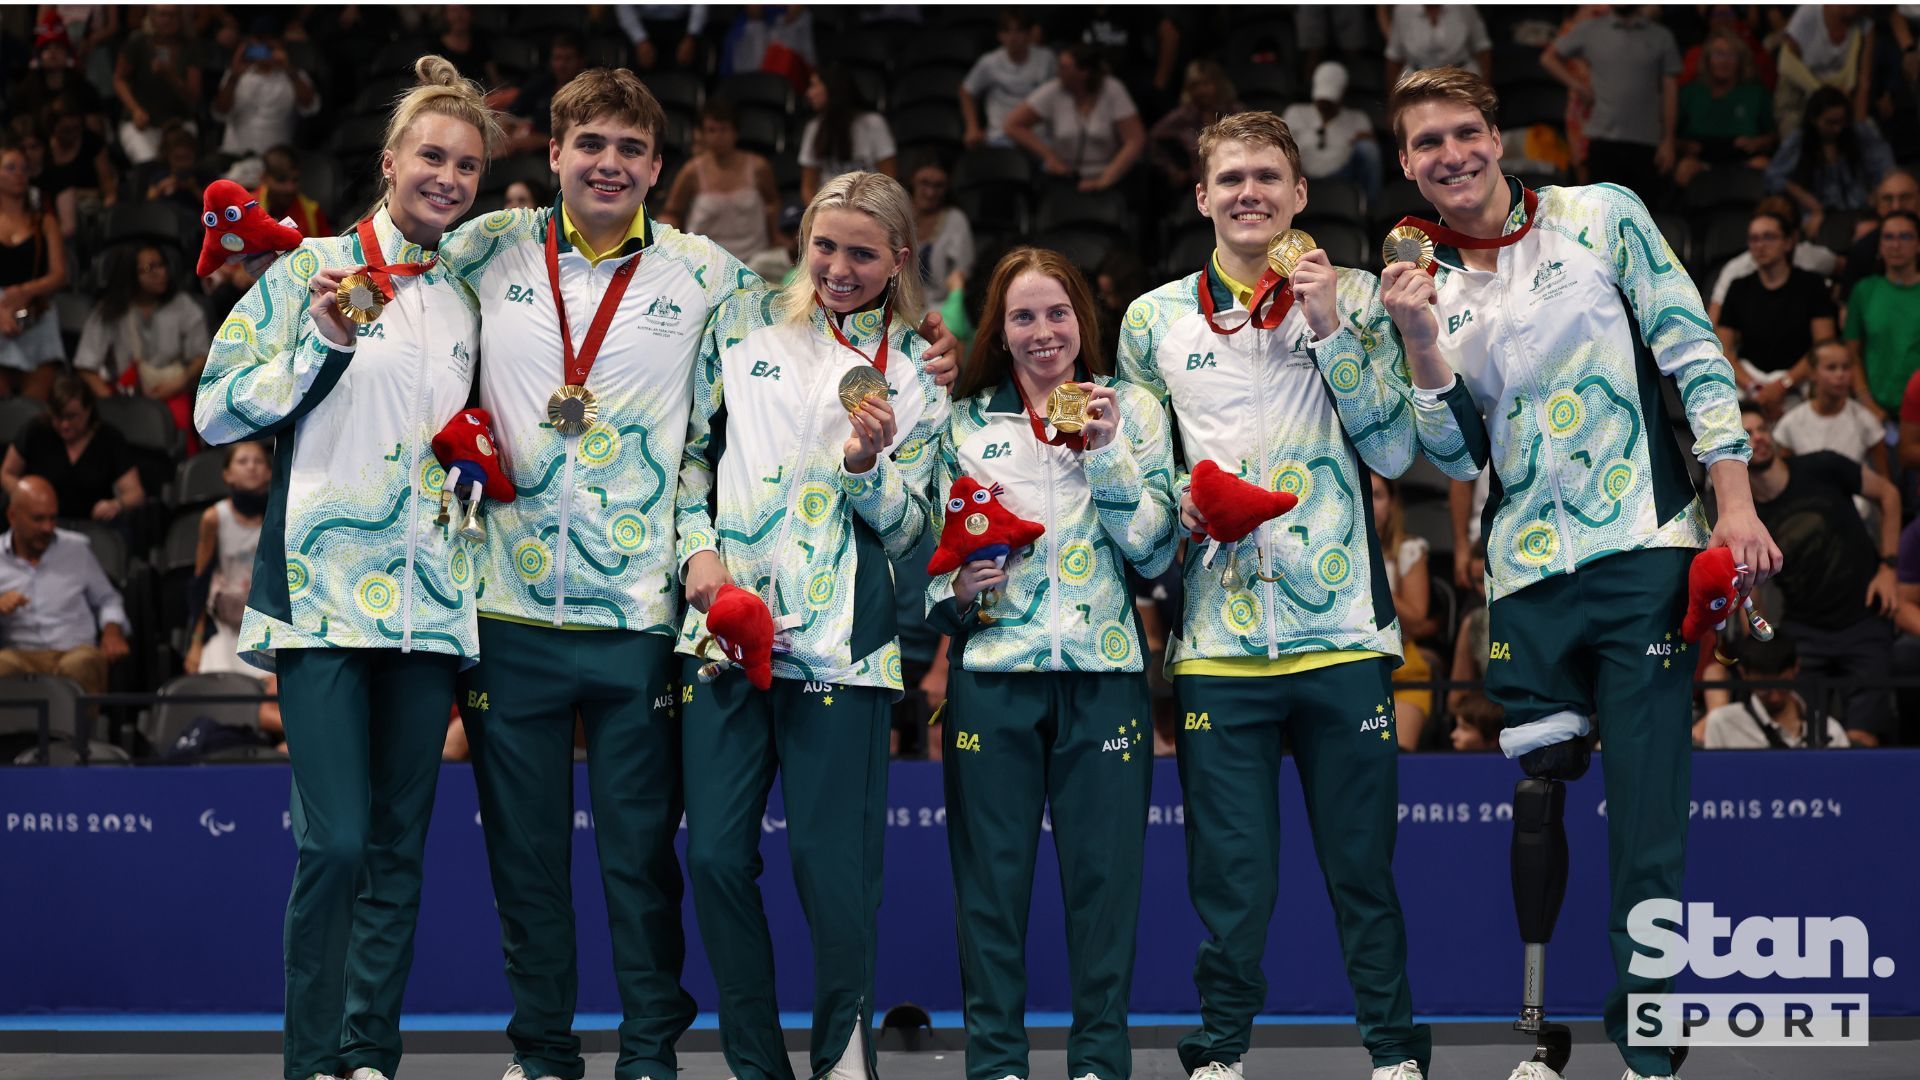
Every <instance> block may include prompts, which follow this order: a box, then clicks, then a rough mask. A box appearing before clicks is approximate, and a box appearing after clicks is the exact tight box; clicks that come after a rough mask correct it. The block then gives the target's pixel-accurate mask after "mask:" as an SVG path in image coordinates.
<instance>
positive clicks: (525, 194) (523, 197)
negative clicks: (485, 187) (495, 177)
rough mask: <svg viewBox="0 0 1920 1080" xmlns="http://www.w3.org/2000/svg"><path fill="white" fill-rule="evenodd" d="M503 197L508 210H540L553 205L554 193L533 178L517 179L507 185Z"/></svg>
mask: <svg viewBox="0 0 1920 1080" xmlns="http://www.w3.org/2000/svg"><path fill="white" fill-rule="evenodd" d="M501 197H502V199H503V200H504V202H503V203H502V205H503V206H505V207H506V208H507V209H508V210H538V209H540V208H541V207H543V206H552V205H553V193H552V192H550V191H548V190H547V189H546V187H545V186H544V185H541V184H536V183H534V182H533V181H532V180H515V181H514V182H513V183H511V184H508V185H507V190H506V191H504V192H502V193H501Z"/></svg>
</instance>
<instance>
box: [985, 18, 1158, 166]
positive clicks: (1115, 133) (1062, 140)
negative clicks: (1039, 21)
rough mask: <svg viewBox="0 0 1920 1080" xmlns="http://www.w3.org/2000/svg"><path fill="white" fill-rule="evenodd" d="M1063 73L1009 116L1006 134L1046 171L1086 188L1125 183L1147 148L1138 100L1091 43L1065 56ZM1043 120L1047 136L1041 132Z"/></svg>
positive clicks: (1076, 46)
mask: <svg viewBox="0 0 1920 1080" xmlns="http://www.w3.org/2000/svg"><path fill="white" fill-rule="evenodd" d="M1058 69H1059V74H1057V75H1055V76H1054V77H1053V78H1052V79H1049V80H1047V81H1046V82H1045V83H1043V84H1041V86H1040V89H1038V90H1035V91H1034V92H1033V93H1032V94H1030V95H1028V96H1027V100H1025V101H1023V102H1021V103H1020V104H1019V105H1018V106H1015V108H1014V110H1013V112H1011V113H1009V114H1008V115H1007V121H1006V130H1007V135H1008V137H1009V138H1011V139H1012V140H1013V141H1014V142H1015V143H1016V144H1017V145H1019V146H1020V147H1021V148H1022V149H1024V150H1026V151H1027V152H1028V153H1030V154H1033V155H1034V156H1036V157H1038V158H1039V159H1040V162H1041V167H1042V168H1043V169H1044V170H1045V171H1046V173H1047V175H1049V176H1055V177H1061V178H1067V179H1073V178H1077V179H1078V181H1079V183H1078V187H1079V190H1081V191H1105V190H1107V189H1108V188H1111V187H1113V186H1114V185H1116V184H1118V183H1120V181H1121V180H1122V179H1123V178H1125V177H1126V175H1127V174H1128V173H1129V172H1131V171H1132V169H1133V167H1134V165H1135V164H1136V163H1138V162H1139V160H1140V155H1141V154H1142V153H1144V152H1145V151H1146V147H1147V129H1146V125H1144V124H1142V123H1141V122H1140V113H1139V111H1138V110H1136V109H1135V108H1134V107H1133V98H1132V97H1131V96H1130V95H1129V94H1128V93H1127V88H1126V87H1125V86H1123V85H1121V82H1120V80H1119V79H1116V78H1113V77H1112V76H1111V75H1109V74H1107V68H1106V61H1105V60H1104V59H1103V58H1102V57H1101V56H1100V53H1099V51H1098V50H1097V49H1095V48H1094V47H1093V46H1091V45H1084V44H1082V45H1074V46H1072V47H1071V48H1068V49H1067V50H1066V51H1065V52H1062V53H1061V54H1060V59H1059V63H1058ZM1042 124H1044V125H1045V126H1046V129H1047V133H1046V136H1045V137H1044V138H1043V137H1042V136H1041V135H1040V133H1039V132H1038V131H1037V130H1036V129H1037V128H1038V127H1040V126H1041V125H1042Z"/></svg>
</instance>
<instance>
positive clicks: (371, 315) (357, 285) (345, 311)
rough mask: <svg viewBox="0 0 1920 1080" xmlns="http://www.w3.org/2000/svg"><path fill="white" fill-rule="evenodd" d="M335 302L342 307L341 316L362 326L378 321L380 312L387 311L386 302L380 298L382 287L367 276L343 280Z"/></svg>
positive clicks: (355, 276)
mask: <svg viewBox="0 0 1920 1080" xmlns="http://www.w3.org/2000/svg"><path fill="white" fill-rule="evenodd" d="M334 301H335V302H336V303H338V304H339V305H340V314H342V315H345V316H346V317H347V318H349V319H352V320H353V321H354V322H357V323H359V324H360V325H362V326H365V325H366V324H368V323H370V322H373V321H374V320H375V319H378V318H379V317H380V312H382V311H384V310H385V309H386V302H385V301H384V300H383V299H381V296H380V287H379V286H378V285H375V284H374V283H373V279H372V278H370V277H368V276H367V275H365V274H350V275H348V276H346V277H344V278H341V279H340V289H339V291H338V292H336V293H334Z"/></svg>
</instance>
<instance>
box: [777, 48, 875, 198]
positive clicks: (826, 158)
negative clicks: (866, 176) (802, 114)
mask: <svg viewBox="0 0 1920 1080" xmlns="http://www.w3.org/2000/svg"><path fill="white" fill-rule="evenodd" d="M807 105H808V106H809V107H811V108H812V109H813V112H814V117H813V119H811V120H809V121H807V126H806V130H805V131H803V132H801V134H800V201H801V202H812V201H813V197H814V195H815V194H817V193H818V192H819V190H820V185H822V184H824V183H826V182H827V181H829V180H831V179H833V178H834V177H836V176H839V175H840V174H841V173H850V172H880V173H886V174H887V175H888V176H896V175H898V170H899V163H898V162H897V161H895V159H894V155H895V153H896V151H895V149H894V145H893V129H891V128H889V127H887V121H886V118H885V117H883V116H881V115H880V114H879V113H877V112H874V111H873V110H872V109H870V108H868V107H867V103H866V101H865V100H864V99H863V98H861V96H860V88H859V87H858V86H857V85H855V84H854V81H853V77H852V76H850V75H848V74H847V71H846V69H845V68H841V67H832V68H828V69H827V71H826V73H825V74H821V73H819V72H815V73H814V75H813V78H812V80H811V81H809V82H808V83H807Z"/></svg>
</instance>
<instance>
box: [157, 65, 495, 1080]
mask: <svg viewBox="0 0 1920 1080" xmlns="http://www.w3.org/2000/svg"><path fill="white" fill-rule="evenodd" d="M414 71H415V74H416V75H417V77H418V80H419V84H418V85H417V86H415V87H414V88H413V89H411V90H409V91H407V92H406V93H405V94H403V95H402V96H401V97H400V98H399V99H398V100H397V101H396V102H395V103H394V108H393V113H392V117H391V119H390V120H389V122H388V124H387V135H386V140H385V144H384V147H383V148H382V150H381V152H380V175H381V193H380V199H379V201H378V202H377V203H376V204H375V206H374V208H373V209H372V210H371V211H369V212H368V213H367V214H365V215H363V216H362V217H361V219H360V220H359V221H358V222H357V223H356V224H355V227H354V228H353V229H351V230H349V231H348V232H347V233H346V235H343V236H337V237H311V238H308V239H307V240H306V241H305V242H304V243H302V244H301V245H300V246H299V247H298V248H296V249H295V250H293V251H291V252H288V253H287V254H286V255H284V256H282V257H281V258H280V259H279V261H278V262H276V263H275V264H274V265H273V266H272V267H271V268H270V269H269V270H268V271H267V273H266V274H265V276H263V277H262V278H261V279H260V280H259V282H257V283H256V284H255V285H254V287H253V288H252V290H250V291H249V292H248V293H247V295H246V297H245V298H244V299H243V300H242V301H241V302H240V304H239V305H238V306H236V307H235V308H234V310H233V313H232V314H231V315H229V316H228V317H227V320H226V322H225V323H224V324H222V325H221V327H220V330H219V332H218V333H217V334H216V335H215V338H214V342H213V346H212V348H211V350H210V351H209V353H208V358H207V368H206V374H205V375H204V376H203V377H202V379H201V381H200V390H199V396H198V400H197V401H196V403H195V409H194V423H195V426H197V427H198V428H199V430H200V433H201V435H202V437H204V438H205V439H206V440H207V441H208V442H209V443H214V444H223V443H232V442H237V441H240V440H245V439H261V438H266V437H272V438H273V440H274V443H273V446H274V468H273V486H272V488H271V491H270V493H269V497H268V506H267V513H266V518H265V526H264V527H263V529H262V531H261V536H260V547H259V551H258V554H257V556H256V562H255V574H254V584H253V589H252V592H251V594H250V595H249V597H248V600H247V608H246V613H245V615H244V616H243V618H242V620H241V624H240V652H241V656H242V659H244V660H246V661H247V662H248V663H251V664H253V665H254V666H256V667H261V668H265V669H267V670H269V671H275V672H276V673H277V674H278V676H279V680H280V702H281V705H280V711H281V715H282V718H283V721H284V723H285V725H286V737H287V748H288V754H289V756H290V757H291V758H292V761H293V812H292V828H293V835H294V841H295V843H296V844H297V845H298V847H299V861H298V864H297V866H296V868H295V870H294V878H293V888H292V893H291V895H290V896H289V897H288V900H287V919H286V946H285V947H286V1030H285V1043H284V1051H283V1054H284V1064H285V1073H286V1076H287V1077H288V1078H289V1080H327V1078H330V1077H348V1078H351V1080H383V1078H385V1077H387V1076H390V1075H392V1073H393V1072H394V1071H395V1070H396V1069H397V1068H398V1066H399V1061H400V1032H399V1023H400V1002H401V999H402V997H403V995H404V994H405V991H406V984H407V972H408V968H409V966H410V965H411V963H412V957H413V933H414V924H415V919H416V917H417V915H418V912H419V906H420V882H421V852H422V848H423V847H424V845H425V842H426V836H427V821H428V817H429V815H430V814H431V812H432V809H433V794H434V785H435V782H436V781H437V780H438V778H439V772H440V750H441V746H442V744H443V741H444V739H445V736H446V730H447V718H448V716H449V714H450V712H451V710H452V707H453V696H454V676H455V674H456V672H457V671H458V670H459V669H460V668H461V667H463V666H466V665H468V664H471V663H472V662H473V661H474V659H475V657H476V655H477V653H478V646H477V631H476V627H475V617H474V606H473V601H474V589H475V585H476V583H477V578H478V575H477V573H476V568H475V563H474V556H475V553H474V552H473V551H472V550H471V549H470V545H469V544H468V543H467V541H465V540H462V539H461V538H460V537H459V535H458V533H457V531H456V530H457V528H458V524H459V523H458V521H457V520H453V521H445V522H443V521H439V520H436V519H437V517H438V514H439V509H440V493H441V485H442V484H443V483H444V481H445V474H444V471H443V470H442V469H441V468H440V466H439V464H438V463H437V462H436V461H435V459H434V455H433V451H432V447H431V440H432V438H433V435H434V433H435V432H437V431H438V430H439V429H440V427H441V426H442V425H443V424H444V423H445V422H446V421H447V420H448V419H449V418H450V417H452V416H453V415H454V414H455V413H457V412H459V411H460V409H461V408H462V407H463V406H465V404H466V402H467V396H468V391H469V386H470V382H471V379H472V374H473V358H474V356H475V354H476V352H477V347H478V343H479V327H480V312H479V307H478V304H477V302H476V301H475V300H474V299H473V297H472V295H471V293H469V292H468V291H467V290H466V289H465V288H464V287H463V286H462V285H461V284H460V283H459V282H458V281H457V280H456V278H455V277H454V276H453V275H452V274H451V273H450V272H449V270H448V269H447V268H446V267H443V266H441V265H439V263H438V261H437V260H436V259H435V258H434V253H435V249H437V248H438V247H439V245H440V237H441V234H442V233H443V232H444V231H446V230H447V229H448V228H450V227H451V226H452V225H453V223H454V222H456V221H458V220H459V219H460V217H461V216H462V215H463V214H465V213H466V212H467V209H468V208H469V207H470V206H472V205H473V198H474V194H475V192H476V190H477V189H478V187H479V182H480V176H481V174H482V173H483V172H484V171H485V169H486V167H487V162H488V159H489V157H490V156H491V154H492V152H493V151H494V150H495V149H496V148H497V147H498V146H499V145H500V142H501V132H500V126H499V123H498V122H497V120H496V119H495V117H494V114H493V112H492V111H491V110H489V109H488V108H487V106H486V102H485V99H484V97H483V95H482V92H481V90H480V87H479V86H477V85H476V84H474V83H472V82H469V81H468V80H466V79H463V78H461V76H460V74H459V72H458V71H456V70H455V69H454V67H453V65H452V64H450V63H448V62H447V61H446V60H444V59H442V58H440V57H437V56H426V57H422V58H421V59H420V60H419V62H418V63H417V64H416V65H415V67H414ZM355 275H367V276H368V277H370V278H371V279H372V284H371V285H366V284H365V283H364V280H363V279H359V278H355ZM349 279H354V282H353V284H350V285H349V289H350V290H353V289H354V285H355V284H358V285H360V286H361V288H359V289H358V290H354V291H358V292H359V294H360V295H359V296H357V297H351V299H353V300H354V301H355V305H356V306H355V307H354V309H353V310H352V311H349V310H345V309H343V306H342V304H341V301H340V295H339V293H340V287H341V284H342V282H343V281H348V280H349ZM355 316H357V318H356V317H355ZM362 882H364V883H365V884H364V890H365V892H364V897H362V896H361V895H358V894H360V893H361V890H362V888H363V886H362Z"/></svg>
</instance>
